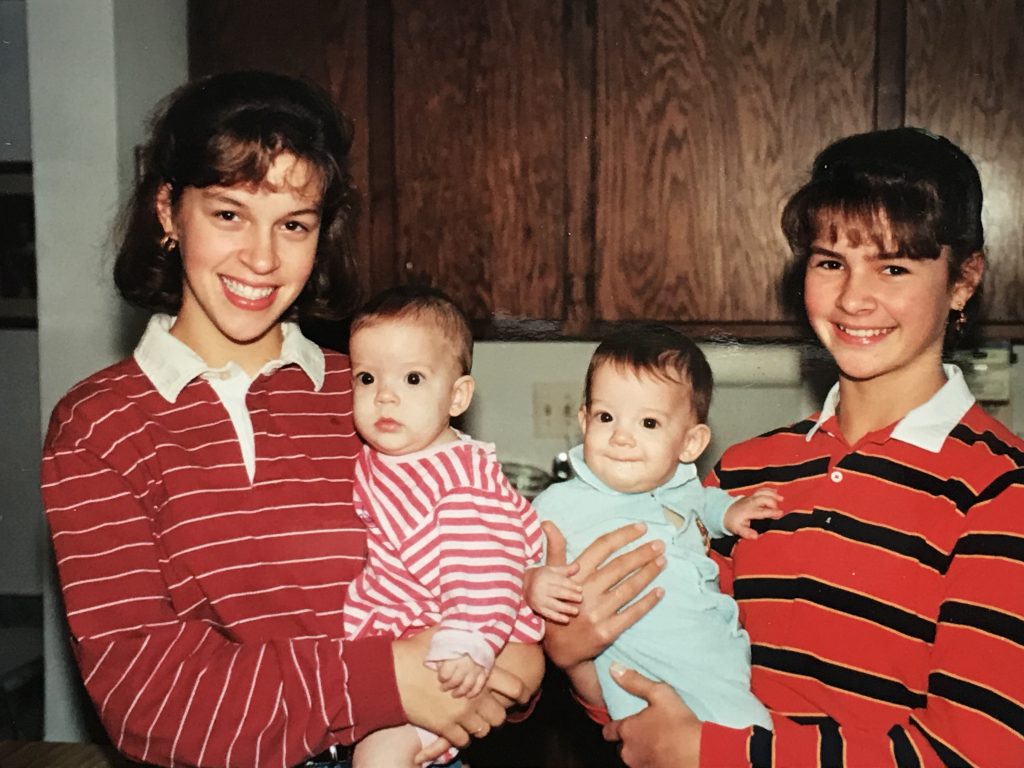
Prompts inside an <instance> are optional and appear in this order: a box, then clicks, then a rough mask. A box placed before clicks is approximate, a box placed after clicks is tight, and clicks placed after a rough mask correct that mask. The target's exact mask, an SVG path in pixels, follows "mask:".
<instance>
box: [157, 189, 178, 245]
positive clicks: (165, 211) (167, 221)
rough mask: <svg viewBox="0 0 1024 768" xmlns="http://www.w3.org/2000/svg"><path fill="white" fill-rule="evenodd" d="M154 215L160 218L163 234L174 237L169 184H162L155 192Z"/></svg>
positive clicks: (172, 208)
mask: <svg viewBox="0 0 1024 768" xmlns="http://www.w3.org/2000/svg"><path fill="white" fill-rule="evenodd" d="M156 217H157V218H158V219H159V220H160V226H161V227H163V230H164V234H165V235H170V236H171V237H176V235H175V234H174V206H173V205H172V204H171V185H170V184H164V185H162V186H161V187H160V190H159V191H158V192H157V193H156Z"/></svg>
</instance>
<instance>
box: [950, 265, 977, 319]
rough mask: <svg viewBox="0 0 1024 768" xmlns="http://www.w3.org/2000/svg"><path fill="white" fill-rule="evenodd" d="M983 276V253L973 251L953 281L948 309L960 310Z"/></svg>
mask: <svg viewBox="0 0 1024 768" xmlns="http://www.w3.org/2000/svg"><path fill="white" fill-rule="evenodd" d="M984 276H985V254H983V253H982V252H981V251H975V252H974V253H972V254H971V255H970V256H968V257H967V258H966V259H964V263H963V265H962V266H961V267H960V276H959V277H958V278H957V279H956V282H954V283H953V294H952V296H950V300H949V306H950V309H954V310H961V309H963V308H964V305H965V304H966V303H967V302H968V301H969V300H970V298H971V296H973V295H974V292H975V291H976V290H978V286H979V285H981V279H982V278H983V277H984Z"/></svg>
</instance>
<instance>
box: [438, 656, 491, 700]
mask: <svg viewBox="0 0 1024 768" xmlns="http://www.w3.org/2000/svg"><path fill="white" fill-rule="evenodd" d="M488 677H490V673H489V672H488V671H487V669H486V668H484V667H481V666H480V665H479V664H477V663H476V662H475V661H473V659H472V658H471V657H470V656H467V655H465V654H463V655H462V656H456V657H455V658H454V659H445V660H444V661H442V662H439V663H438V665H437V679H438V680H440V681H441V690H443V691H450V692H451V694H452V696H454V697H455V698H461V697H462V696H469V697H473V696H476V695H477V694H478V693H480V691H482V690H483V689H484V683H486V682H487V678H488Z"/></svg>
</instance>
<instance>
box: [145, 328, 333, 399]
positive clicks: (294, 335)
mask: <svg viewBox="0 0 1024 768" xmlns="http://www.w3.org/2000/svg"><path fill="white" fill-rule="evenodd" d="M174 319H175V318H174V317H172V316H171V315H162V314H156V315H153V316H152V317H151V318H150V319H149V323H148V324H147V325H146V332H145V333H144V334H142V338H141V339H140V340H139V344H138V346H136V347H135V352H134V353H133V357H134V358H135V362H136V363H138V364H139V368H141V369H142V372H143V373H144V374H146V377H147V378H148V379H149V380H150V381H151V382H152V383H153V386H154V387H155V388H156V391H157V392H159V393H160V396H161V397H163V398H164V400H167V401H168V402H171V403H173V402H174V401H175V400H177V399H178V395H180V394H181V390H183V389H184V388H185V385H187V384H188V383H189V382H190V381H192V380H193V379H195V378H196V377H197V376H201V375H203V374H204V373H221V372H223V371H225V370H227V369H229V368H230V367H231V366H233V365H235V364H234V363H228V364H227V365H226V366H224V367H223V368H218V369H214V368H211V367H210V366H209V365H207V364H206V361H205V360H203V358H201V357H200V356H199V355H197V354H196V353H195V352H194V351H193V350H192V348H191V347H189V346H188V345H187V344H185V343H184V342H182V341H180V340H179V339H176V338H175V337H174V336H172V335H171V334H170V329H171V326H172V325H174ZM281 331H282V341H281V356H280V357H279V358H278V359H277V360H271V361H270V362H268V363H267V364H266V365H264V366H263V368H261V369H260V374H264V373H270V372H272V371H275V370H277V369H278V368H280V367H281V366H284V365H288V364H291V363H294V364H295V365H297V366H299V367H300V368H301V369H302V370H303V371H304V372H305V373H306V375H307V376H309V379H310V381H312V382H313V387H314V389H316V390H317V391H319V390H320V388H321V387H322V386H323V385H324V371H325V368H326V365H325V363H324V353H323V350H322V349H320V347H318V346H317V345H316V344H314V343H313V342H311V341H310V340H309V339H307V338H306V337H305V336H303V335H302V331H300V330H299V326H298V325H297V324H295V323H282V324H281Z"/></svg>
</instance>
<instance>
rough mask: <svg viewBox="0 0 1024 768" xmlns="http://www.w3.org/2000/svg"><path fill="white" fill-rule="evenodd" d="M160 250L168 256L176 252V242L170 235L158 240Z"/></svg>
mask: <svg viewBox="0 0 1024 768" xmlns="http://www.w3.org/2000/svg"><path fill="white" fill-rule="evenodd" d="M160 250H161V251H163V252H164V253H166V254H167V255H170V254H172V253H174V252H175V251H176V250H178V241H177V240H176V239H175V238H173V237H172V236H171V235H164V236H163V237H161V238H160Z"/></svg>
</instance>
